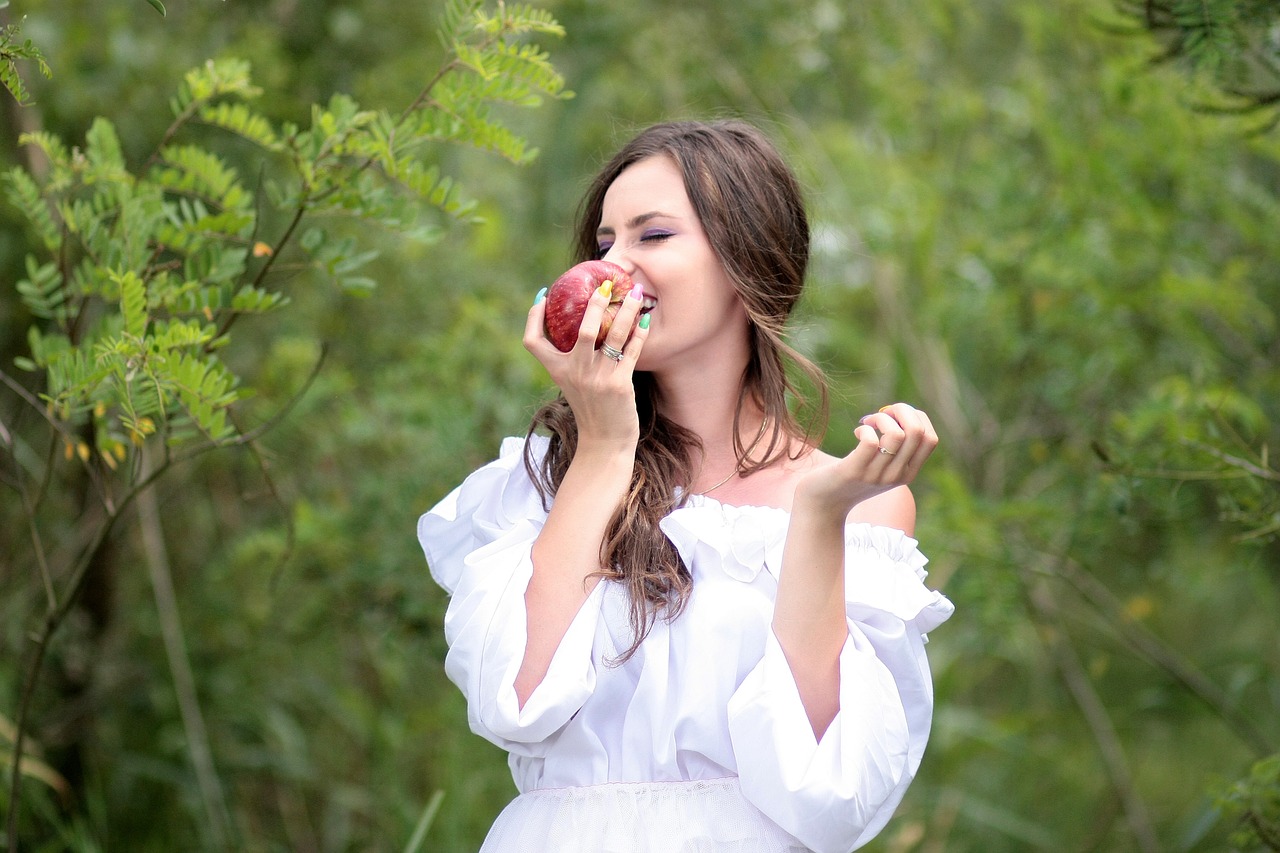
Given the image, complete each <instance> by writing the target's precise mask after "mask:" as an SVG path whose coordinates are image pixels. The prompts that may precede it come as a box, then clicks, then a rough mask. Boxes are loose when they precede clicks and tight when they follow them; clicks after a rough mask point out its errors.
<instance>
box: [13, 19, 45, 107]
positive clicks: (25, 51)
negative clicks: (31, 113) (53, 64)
mask: <svg viewBox="0 0 1280 853" xmlns="http://www.w3.org/2000/svg"><path fill="white" fill-rule="evenodd" d="M20 34H21V29H20V28H19V27H17V26H15V25H12V24H10V25H6V26H3V27H0V85H3V86H4V87H5V88H6V89H8V90H9V94H10V95H12V96H13V98H14V100H16V101H17V102H18V103H19V104H26V103H28V102H30V100H31V95H30V93H28V91H27V88H26V86H25V85H23V82H22V75H21V74H19V73H18V61H19V60H29V61H32V62H34V63H35V64H36V68H37V69H39V71H40V73H41V74H42V75H43V76H44V77H46V78H48V77H52V76H53V72H52V71H51V70H50V68H49V63H48V62H46V61H45V58H44V54H43V53H41V52H40V48H38V47H36V45H35V44H34V43H33V42H32V41H31V39H23V40H22V41H21V42H19V41H18V38H19V36H20Z"/></svg>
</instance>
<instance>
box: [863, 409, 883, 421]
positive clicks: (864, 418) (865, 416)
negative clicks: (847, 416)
mask: <svg viewBox="0 0 1280 853" xmlns="http://www.w3.org/2000/svg"><path fill="white" fill-rule="evenodd" d="M882 411H883V410H882ZM870 419H871V415H863V416H862V417H860V418H858V423H860V424H865V423H866V422H867V421H868V420H870Z"/></svg>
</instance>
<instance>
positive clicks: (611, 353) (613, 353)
mask: <svg viewBox="0 0 1280 853" xmlns="http://www.w3.org/2000/svg"><path fill="white" fill-rule="evenodd" d="M600 352H602V353H604V356H605V358H608V359H612V360H613V361H622V350H620V349H618V348H617V347H613V346H610V345H609V344H605V345H604V346H602V347H600Z"/></svg>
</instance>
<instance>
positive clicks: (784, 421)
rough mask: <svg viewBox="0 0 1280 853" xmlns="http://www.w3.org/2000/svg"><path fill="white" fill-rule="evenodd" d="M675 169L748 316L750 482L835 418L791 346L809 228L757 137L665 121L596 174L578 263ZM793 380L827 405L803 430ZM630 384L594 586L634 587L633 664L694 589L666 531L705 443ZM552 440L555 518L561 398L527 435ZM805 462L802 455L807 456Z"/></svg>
mask: <svg viewBox="0 0 1280 853" xmlns="http://www.w3.org/2000/svg"><path fill="white" fill-rule="evenodd" d="M663 156H665V157H669V158H670V159H671V160H672V161H673V162H674V163H675V164H676V165H677V166H678V167H679V169H680V172H681V175H682V177H683V179H684V186H685V190H686V191H687V192H688V194H689V200H690V202H691V203H692V205H693V209H694V211H695V213H696V214H697V216H698V219H699V220H700V221H701V224H702V227H703V229H704V231H705V232H706V235H707V238H708V240H709V241H710V243H711V246H712V248H713V249H714V251H715V253H716V255H717V256H718V258H719V260H720V262H721V263H722V264H723V265H724V269H725V271H726V272H727V274H728V277H729V279H730V281H731V282H732V284H733V287H734V289H735V290H736V291H737V294H738V296H739V298H740V299H741V300H742V304H743V305H744V306H745V308H746V313H747V318H748V322H749V327H750V334H751V344H752V346H751V357H750V360H749V362H748V364H747V366H746V369H745V370H744V371H743V375H742V384H741V386H740V388H739V392H738V405H737V408H736V410H735V412H734V418H733V421H734V423H733V427H734V429H733V433H734V450H735V452H736V454H737V457H738V470H739V472H740V473H741V474H743V475H744V476H745V475H748V474H750V473H751V472H753V471H755V470H757V469H760V468H763V467H766V466H768V465H770V464H772V463H773V462H776V461H777V460H778V459H780V458H782V457H783V456H784V455H787V454H788V453H789V452H790V448H791V447H792V443H793V440H795V439H799V440H800V445H799V446H800V448H801V449H803V448H804V447H805V446H807V445H811V444H814V443H816V442H817V441H819V440H820V439H821V433H822V431H823V430H824V429H825V424H826V418H827V386H826V380H825V378H824V377H823V375H822V372H821V371H820V370H819V369H818V367H817V366H816V365H814V364H813V363H812V362H810V361H809V360H808V359H806V358H805V357H804V356H802V355H801V354H800V353H798V352H797V351H796V350H794V349H793V348H792V347H791V346H790V345H788V344H787V342H786V341H785V340H784V331H785V327H786V323H787V320H788V318H789V317H790V316H791V312H792V310H793V309H794V308H795V305H796V303H797V302H798V301H799V298H800V294H801V291H802V290H803V288H804V280H805V272H806V269H807V267H808V261H809V222H808V216H807V214H806V212H805V208H804V200H803V197H802V194H801V191H800V186H799V183H798V182H797V180H796V178H795V175H794V174H793V173H792V171H791V169H790V168H789V167H788V166H787V164H786V162H785V161H784V160H783V158H782V156H781V155H780V154H779V152H778V150H777V149H776V148H775V147H774V145H773V144H772V143H771V142H770V141H769V139H768V138H767V137H766V136H765V135H764V134H763V133H762V132H761V131H760V130H759V129H757V128H756V127H755V126H753V125H751V124H748V123H746V122H742V121H738V120H721V121H714V122H693V121H682V122H667V123H663V124H657V125H653V126H651V127H649V128H647V129H646V130H644V131H642V132H641V133H640V134H639V135H637V136H636V137H634V138H633V139H632V140H631V141H630V142H628V143H627V144H626V145H625V146H624V147H623V148H622V149H621V150H619V151H618V153H617V154H615V155H614V156H613V158H612V159H611V160H610V161H609V162H608V163H607V164H606V165H605V166H604V168H603V169H602V170H601V171H600V172H599V174H597V175H596V177H595V179H594V180H593V181H592V183H591V185H590V186H589V187H588V189H587V192H586V195H585V196H584V197H583V200H582V203H581V205H580V207H579V210H578V216H577V229H576V238H575V243H574V248H573V251H574V260H575V262H578V261H584V260H588V259H591V258H594V257H597V256H598V248H597V241H596V229H597V227H598V226H599V224H600V219H601V215H602V209H603V206H604V197H605V193H606V192H608V190H609V187H610V186H611V185H612V184H613V182H614V180H615V179H616V178H617V177H618V175H620V174H621V173H622V172H623V170H625V169H626V168H627V167H628V166H631V165H633V164H635V163H638V162H639V161H641V160H645V159H647V158H650V157H663ZM789 368H795V369H798V370H799V371H801V372H802V373H803V374H805V375H806V376H807V377H808V381H809V383H810V384H811V385H812V386H813V389H814V390H815V391H816V392H817V395H818V397H819V401H818V405H817V406H816V408H815V410H814V411H813V413H812V415H811V417H809V418H807V419H806V420H807V423H805V424H801V423H800V421H799V419H798V418H797V417H796V416H795V415H794V414H793V412H792V409H791V406H790V404H791V402H792V401H793V400H797V399H803V396H804V395H803V394H801V393H800V389H799V388H798V387H797V385H796V383H795V382H794V381H793V380H792V377H791V375H790V373H789ZM633 383H634V386H635V391H636V408H637V412H638V414H639V419H640V442H639V444H638V446H637V448H636V460H635V466H634V468H633V470H632V475H631V486H630V489H629V490H628V492H627V496H626V498H625V499H624V500H623V502H622V505H621V506H620V507H619V508H618V510H617V511H616V512H615V514H614V516H613V519H612V520H611V522H610V524H609V529H608V533H607V534H606V536H605V539H604V542H603V543H602V546H601V554H600V561H601V566H602V568H601V570H600V571H599V572H598V573H597V575H599V576H601V577H603V578H606V579H609V580H614V581H617V582H620V583H623V584H625V585H626V587H627V590H628V593H629V600H630V617H631V624H632V628H633V634H634V639H633V641H632V644H631V647H630V648H629V649H627V650H626V652H624V653H623V654H622V655H621V656H620V658H619V660H620V661H625V660H626V659H627V658H629V657H630V656H631V655H632V654H634V653H635V650H636V649H637V648H638V647H639V645H640V643H641V642H642V641H643V640H644V638H645V636H646V635H647V634H648V632H649V630H650V629H651V628H652V625H653V621H654V619H655V618H657V616H658V615H659V614H660V613H661V614H662V615H663V616H664V618H667V619H674V618H675V617H676V616H678V615H679V614H680V613H681V612H682V611H683V609H684V607H685V605H686V604H687V603H688V599H689V595H690V592H691V589H692V578H691V576H690V574H689V570H688V568H687V567H686V566H685V565H684V562H683V561H682V560H681V558H680V555H679V553H678V552H677V551H676V549H675V547H674V546H673V545H672V543H671V542H670V540H668V539H667V538H666V536H665V535H664V534H663V533H662V531H661V529H660V528H659V526H658V523H659V522H660V521H661V520H662V519H663V518H664V517H665V516H666V515H667V514H668V513H670V512H671V511H672V510H673V509H675V508H676V507H678V506H679V505H680V504H681V503H683V501H684V499H685V497H687V495H688V491H687V490H688V487H689V484H690V483H692V482H693V477H694V475H695V473H696V471H695V460H696V458H697V456H698V454H697V452H696V451H698V450H700V442H699V440H698V437H697V436H696V435H694V434H693V433H692V432H690V431H689V430H687V429H685V428H684V427H682V426H680V425H679V424H677V423H675V422H674V421H672V420H670V419H669V418H667V417H665V416H664V415H663V414H662V405H661V403H662V401H661V395H660V392H659V389H658V387H657V385H656V383H655V382H654V379H653V377H652V375H650V374H648V373H645V372H641V371H637V372H636V373H635V374H634V378H633ZM748 401H751V402H753V403H754V404H755V405H757V406H759V407H760V409H761V410H762V411H763V412H764V414H765V417H766V418H767V423H768V424H770V425H771V429H770V430H768V431H767V432H766V435H767V441H766V440H765V439H764V437H762V438H761V446H762V447H763V448H764V451H763V453H762V454H758V455H757V454H752V455H754V456H756V458H755V459H754V460H752V459H748V454H749V453H750V452H751V451H752V450H753V449H754V448H753V447H744V446H743V442H742V439H741V436H740V433H739V429H738V427H739V423H740V421H741V418H742V413H743V409H744V406H745V404H746V403H747V402H748ZM538 430H545V431H546V432H548V433H549V434H550V443H549V446H548V448H547V452H546V454H545V455H544V456H543V458H542V460H541V462H539V461H538V460H536V459H534V456H533V453H532V451H531V449H530V444H529V443H526V445H525V447H526V450H525V460H524V461H525V467H526V468H527V469H528V471H529V474H530V477H531V478H532V479H533V481H534V483H535V485H536V486H537V488H538V491H539V493H540V494H541V496H542V499H543V503H544V505H548V506H549V503H550V500H551V498H552V496H553V495H554V494H555V492H556V490H557V489H558V488H559V486H560V483H561V482H563V480H564V476H565V473H566V471H567V470H568V468H569V463H570V461H571V460H572V459H573V455H574V451H575V449H576V447H577V439H578V431H577V425H576V423H575V421H574V417H573V412H572V410H571V409H570V408H569V404H568V403H567V402H566V401H565V399H564V397H563V395H561V396H559V397H557V398H556V399H555V400H553V401H551V402H550V403H548V404H546V405H545V406H543V407H542V408H541V409H539V410H538V412H537V413H536V414H535V415H534V417H533V421H532V423H531V424H530V427H529V435H530V436H532V435H533V434H534V432H535V431H538ZM799 452H801V451H797V453H799Z"/></svg>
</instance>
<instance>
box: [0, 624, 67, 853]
mask: <svg viewBox="0 0 1280 853" xmlns="http://www.w3.org/2000/svg"><path fill="white" fill-rule="evenodd" d="M53 616H54V614H53V613H50V614H49V616H48V618H46V619H45V622H44V628H43V630H42V631H41V632H40V636H39V638H37V640H36V646H35V650H34V653H33V655H34V656H33V657H32V659H31V666H30V668H29V669H28V670H27V675H26V677H25V678H24V679H23V683H22V699H21V700H20V702H19V704H18V718H17V720H16V721H15V722H14V726H15V728H16V729H17V732H16V734H14V737H13V769H12V771H11V775H10V777H9V827H8V833H7V834H8V839H9V853H18V806H19V805H20V803H21V802H22V800H21V795H22V750H23V747H24V746H25V745H26V735H27V726H26V722H27V715H28V714H29V713H30V711H31V698H32V697H33V696H34V695H35V692H36V681H37V680H38V676H39V674H40V669H41V667H43V666H44V655H45V651H46V650H47V649H48V648H49V639H50V638H51V637H52V636H53V632H54V631H55V630H56V629H57V627H58V623H57V622H55V621H54V618H53Z"/></svg>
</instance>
